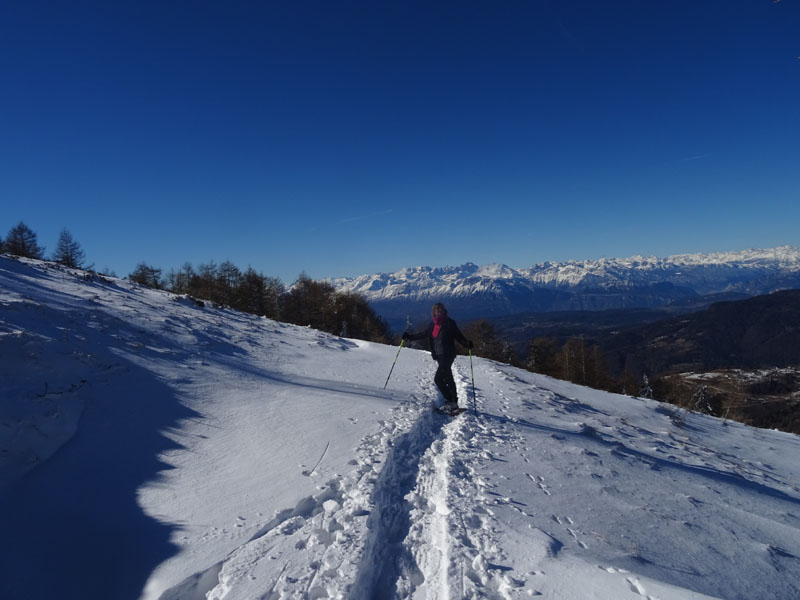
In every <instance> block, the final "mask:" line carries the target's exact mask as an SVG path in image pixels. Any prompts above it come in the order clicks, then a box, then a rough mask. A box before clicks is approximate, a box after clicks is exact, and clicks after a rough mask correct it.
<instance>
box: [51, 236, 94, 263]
mask: <svg viewBox="0 0 800 600" xmlns="http://www.w3.org/2000/svg"><path fill="white" fill-rule="evenodd" d="M52 260H54V261H55V262H57V263H60V264H62V265H64V266H65V267H72V268H74V269H81V268H83V261H84V260H86V254H85V253H84V252H83V249H81V245H80V244H79V243H78V242H76V241H75V239H74V238H73V237H72V234H71V233H70V232H69V230H68V229H66V228H64V229H62V230H61V233H60V234H59V236H58V243H57V244H56V249H55V251H54V252H53V256H52Z"/></svg>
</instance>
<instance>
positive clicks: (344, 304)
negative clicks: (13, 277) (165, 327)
mask: <svg viewBox="0 0 800 600" xmlns="http://www.w3.org/2000/svg"><path fill="white" fill-rule="evenodd" d="M0 253H4V254H10V255H14V256H20V257H24V258H35V259H39V260H46V259H49V260H51V261H53V262H56V263H58V264H61V265H64V266H66V267H71V268H77V269H87V270H91V268H92V267H91V266H89V267H87V266H86V265H85V262H86V254H85V252H84V251H83V249H82V248H81V245H80V244H79V243H78V242H77V241H76V240H75V239H74V237H73V236H72V234H71V233H70V232H69V230H68V229H66V228H65V229H63V230H62V231H61V233H60V234H59V237H58V242H57V243H56V248H55V250H54V251H53V253H52V254H50V255H49V256H47V255H46V252H45V248H44V247H43V246H40V245H39V242H38V239H37V235H36V233H35V232H34V231H33V230H32V229H31V228H30V227H28V226H27V225H25V223H24V222H20V223H19V224H18V225H16V226H14V227H12V228H11V229H10V230H9V232H8V234H7V235H6V237H5V238H2V237H0ZM128 279H130V280H131V281H134V282H136V283H138V284H140V285H144V286H147V287H150V288H153V289H160V290H166V291H168V292H171V293H173V294H178V295H185V296H189V297H192V298H195V299H196V300H197V301H199V302H209V303H211V304H213V305H215V306H220V307H229V308H232V309H235V310H239V311H242V312H246V313H250V314H254V315H258V316H263V317H267V318H270V319H275V320H279V321H283V322H286V323H292V324H295V325H301V326H310V327H313V328H314V329H319V330H321V331H326V332H328V333H332V334H334V335H340V336H344V337H351V338H357V339H363V340H368V341H375V342H390V341H391V337H392V335H391V331H390V329H389V326H388V325H387V323H386V322H385V321H384V320H383V319H381V318H380V317H379V316H378V315H377V314H376V313H375V311H374V310H373V309H372V307H371V306H369V304H368V303H367V301H366V299H364V297H363V296H361V295H359V294H355V293H350V292H339V291H336V289H335V288H334V287H333V285H331V284H329V283H327V282H321V281H315V280H313V279H311V278H310V277H308V276H307V275H305V274H301V275H300V277H299V278H298V280H297V282H296V283H295V284H294V285H293V286H292V287H291V288H290V289H288V290H287V289H286V288H285V286H284V285H283V283H282V282H281V280H280V279H279V278H276V277H268V276H265V275H264V274H262V273H259V272H257V271H256V270H255V269H253V268H252V267H248V268H247V269H246V270H244V271H243V270H241V269H239V268H238V267H237V266H236V265H234V264H233V263H231V262H230V261H225V262H222V263H220V264H216V263H215V262H213V261H212V262H210V263H207V264H201V265H199V266H197V267H196V268H195V267H194V266H192V265H191V264H190V263H186V264H184V265H183V267H181V268H180V269H178V270H175V269H172V270H170V271H169V272H168V273H166V274H165V273H164V272H163V271H162V269H160V268H157V267H154V266H151V265H148V264H146V263H144V262H141V263H139V264H138V265H136V268H135V269H134V270H133V272H132V273H131V274H130V275H128Z"/></svg>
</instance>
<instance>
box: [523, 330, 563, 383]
mask: <svg viewBox="0 0 800 600" xmlns="http://www.w3.org/2000/svg"><path fill="white" fill-rule="evenodd" d="M557 354H558V342H557V341H556V340H555V339H554V338H544V337H537V338H534V339H532V340H531V341H530V342H528V356H527V359H526V361H525V368H526V369H528V370H529V371H533V372H535V373H542V374H543V375H552V376H555V375H556V355H557Z"/></svg>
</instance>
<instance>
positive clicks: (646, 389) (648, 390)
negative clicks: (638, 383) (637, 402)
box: [639, 375, 653, 400]
mask: <svg viewBox="0 0 800 600" xmlns="http://www.w3.org/2000/svg"><path fill="white" fill-rule="evenodd" d="M639 397H640V398H647V399H648V400H652V399H653V388H652V387H650V380H649V379H648V378H647V375H642V389H641V390H639Z"/></svg>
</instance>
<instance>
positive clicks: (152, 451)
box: [0, 257, 800, 600]
mask: <svg viewBox="0 0 800 600" xmlns="http://www.w3.org/2000/svg"><path fill="white" fill-rule="evenodd" d="M396 354H397V348H396V347H390V346H385V345H381V344H371V343H367V342H359V341H354V340H347V339H342V338H339V337H336V336H331V335H327V334H323V333H320V332H318V331H314V330H311V329H309V328H305V327H294V326H290V325H285V324H281V323H276V322H274V321H270V320H267V319H260V318H257V317H252V316H249V315H243V314H240V313H235V312H233V311H229V310H225V309H217V308H213V307H209V306H200V305H198V304H197V303H195V302H194V301H192V300H191V299H188V298H182V297H176V296H174V295H171V294H167V293H164V292H159V291H154V290H147V289H144V288H141V287H139V286H136V285H134V284H132V283H130V282H127V281H123V280H107V279H102V278H97V277H96V276H91V275H87V274H85V273H83V272H80V271H75V270H70V269H63V268H54V267H52V266H49V265H45V264H42V263H39V262H37V261H25V260H22V261H14V260H10V259H7V258H3V257H0V358H1V359H2V360H1V361H0V366H1V367H2V371H0V376H2V389H3V391H4V393H5V394H6V395H5V396H4V397H3V400H4V401H3V402H2V403H0V531H2V532H3V542H4V544H6V545H7V546H8V547H9V548H13V552H11V553H7V555H6V556H5V557H4V560H3V561H1V562H0V596H1V597H3V598H26V599H30V600H39V599H42V600H44V599H47V600H50V599H51V598H61V599H62V600H72V599H73V598H75V599H78V598H80V599H81V600H84V599H86V598H89V599H93V598H102V599H105V598H120V599H124V598H131V599H134V598H142V600H157V599H159V598H161V599H163V600H178V599H179V600H193V599H198V600H199V599H204V598H209V599H211V600H222V599H233V598H239V599H247V600H250V599H252V598H267V599H273V600H276V599H300V598H303V599H305V598H311V599H320V598H337V599H348V600H349V599H355V600H368V599H372V598H413V599H416V600H421V599H427V598H431V599H436V600H440V599H457V598H458V599H460V598H470V599H489V600H495V599H497V600H500V599H516V598H529V597H543V598H550V599H553V600H584V599H586V598H599V599H605V600H620V599H621V600H626V599H627V600H643V599H651V600H654V599H659V600H689V599H700V598H708V597H716V598H725V599H726V600H737V599H742V600H752V599H753V598H794V597H800V467H799V466H798V462H797V459H796V457H797V456H798V455H800V438H798V436H794V435H789V434H783V433H780V432H775V431H764V430H759V429H754V428H751V427H746V426H743V425H740V424H737V423H730V422H725V421H722V420H720V419H714V418H711V417H706V416H703V415H698V414H687V413H680V414H678V413H677V412H676V410H675V408H674V407H671V406H668V405H663V404H660V403H658V402H653V401H641V400H637V399H633V398H628V397H624V396H618V395H613V394H607V393H603V392H598V391H594V390H589V389H586V388H581V387H580V386H576V385H572V384H568V383H564V382H561V381H557V380H554V379H550V378H548V377H543V376H541V375H535V374H533V373H529V372H526V371H522V370H519V369H514V368H511V367H508V366H506V365H501V364H498V363H494V362H491V361H486V360H482V359H475V360H474V374H475V384H476V392H477V399H476V400H477V401H476V404H477V408H478V415H477V416H475V415H473V414H472V413H471V411H470V412H468V413H465V414H463V415H460V416H459V417H456V418H453V419H449V418H447V417H444V416H440V415H436V414H435V413H434V411H433V410H432V407H433V406H434V405H436V404H437V403H440V402H441V398H439V397H438V395H437V393H436V391H435V388H434V386H433V381H432V380H433V372H434V370H435V365H434V363H433V361H431V359H430V355H429V353H427V352H423V351H417V350H406V349H404V350H403V352H402V354H401V355H400V358H399V360H398V362H397V366H396V368H395V371H394V373H393V375H392V380H391V382H390V385H389V387H388V389H386V390H384V389H383V387H382V386H383V384H384V381H385V378H386V373H387V372H388V369H389V367H390V366H391V364H392V361H393V360H394V358H395V356H396ZM454 371H455V377H456V383H457V387H458V391H459V397H460V399H461V404H462V406H469V407H470V408H471V407H472V397H471V394H472V386H471V378H470V377H469V373H470V371H469V362H468V358H466V357H460V358H458V359H457V360H456V363H455V365H454ZM42 573H47V574H48V577H42V576H41V574H42ZM76 574H79V576H76Z"/></svg>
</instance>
